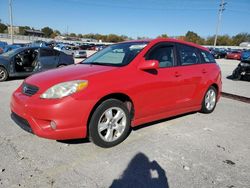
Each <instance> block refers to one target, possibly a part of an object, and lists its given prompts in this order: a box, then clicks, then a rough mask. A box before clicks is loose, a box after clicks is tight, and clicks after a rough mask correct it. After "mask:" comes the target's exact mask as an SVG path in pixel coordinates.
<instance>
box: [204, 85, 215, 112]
mask: <svg viewBox="0 0 250 188" xmlns="http://www.w3.org/2000/svg"><path fill="white" fill-rule="evenodd" d="M217 96H218V91H217V89H216V88H215V87H214V86H210V87H209V88H208V90H207V91H206V93H205V95H204V97H203V101H202V107H201V112H202V113H205V114H209V113H211V112H213V111H214V109H215V107H216V103H217Z"/></svg>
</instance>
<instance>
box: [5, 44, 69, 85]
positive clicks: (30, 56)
mask: <svg viewBox="0 0 250 188" xmlns="http://www.w3.org/2000/svg"><path fill="white" fill-rule="evenodd" d="M70 64H74V59H73V58H72V56H69V55H66V54H65V53H63V52H59V51H57V50H54V49H51V48H46V47H25V48H17V49H14V50H11V51H9V52H6V53H4V54H2V55H0V82H1V81H5V80H7V79H8V77H15V76H29V75H31V74H33V73H35V72H40V71H44V70H48V69H53V68H56V67H60V66H65V65H70Z"/></svg>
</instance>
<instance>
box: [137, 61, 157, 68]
mask: <svg viewBox="0 0 250 188" xmlns="http://www.w3.org/2000/svg"><path fill="white" fill-rule="evenodd" d="M158 68H159V61H158V60H144V61H142V62H140V64H139V69H140V70H156V69H158Z"/></svg>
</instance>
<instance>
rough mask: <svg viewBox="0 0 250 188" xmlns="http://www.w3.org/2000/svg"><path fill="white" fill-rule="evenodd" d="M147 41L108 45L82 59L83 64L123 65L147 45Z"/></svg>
mask: <svg viewBox="0 0 250 188" xmlns="http://www.w3.org/2000/svg"><path fill="white" fill-rule="evenodd" d="M147 44H148V42H128V43H120V44H115V45H112V46H109V47H107V48H105V49H103V50H101V51H99V52H97V53H95V54H94V55H92V56H90V57H89V58H87V59H86V60H85V61H83V63H84V64H95V65H106V66H124V65H127V64H129V63H130V62H131V61H132V60H133V59H134V58H135V57H136V55H137V54H138V53H139V52H140V51H141V50H142V49H143V48H145V47H146V46H147Z"/></svg>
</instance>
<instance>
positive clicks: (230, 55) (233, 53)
mask: <svg viewBox="0 0 250 188" xmlns="http://www.w3.org/2000/svg"><path fill="white" fill-rule="evenodd" d="M225 58H226V59H236V60H240V59H241V51H240V50H231V51H230V52H228V53H227V55H226V57H225Z"/></svg>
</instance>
